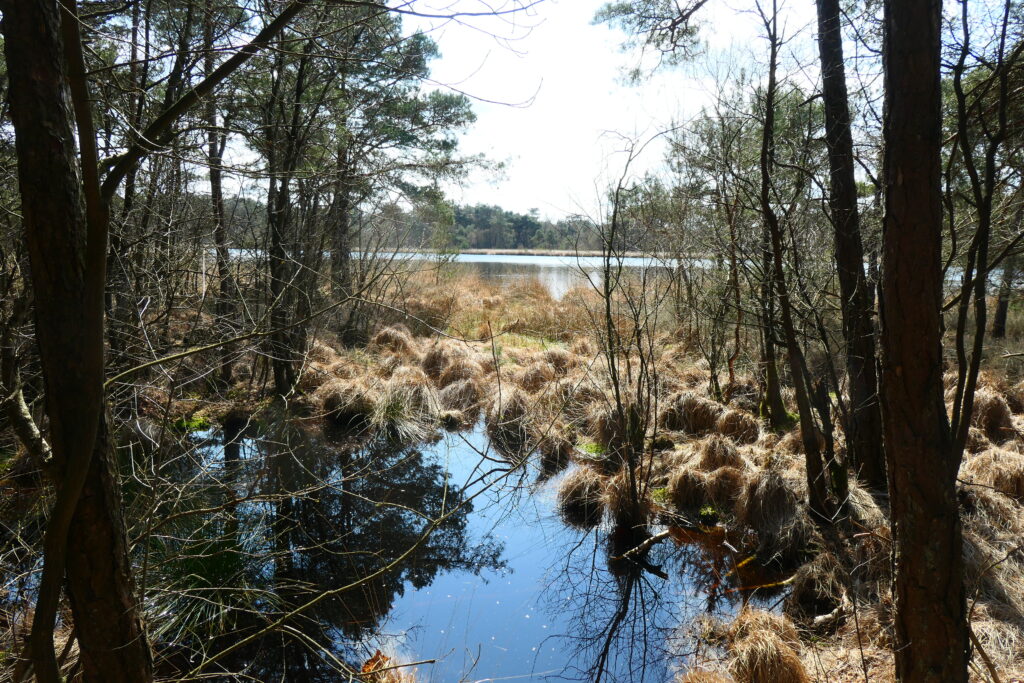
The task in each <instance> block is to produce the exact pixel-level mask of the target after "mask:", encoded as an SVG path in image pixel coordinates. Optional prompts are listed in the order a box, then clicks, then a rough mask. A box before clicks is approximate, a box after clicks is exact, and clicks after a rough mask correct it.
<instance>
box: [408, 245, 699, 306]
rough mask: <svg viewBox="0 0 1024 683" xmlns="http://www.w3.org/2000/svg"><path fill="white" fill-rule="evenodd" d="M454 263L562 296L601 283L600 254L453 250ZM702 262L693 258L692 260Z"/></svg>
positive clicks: (639, 259) (427, 257)
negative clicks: (528, 281) (537, 285)
mask: <svg viewBox="0 0 1024 683" xmlns="http://www.w3.org/2000/svg"><path fill="white" fill-rule="evenodd" d="M397 257H398V258H400V259H403V260H406V261H407V262H410V263H411V262H416V261H425V262H430V261H434V262H435V263H436V260H437V256H436V255H434V254H424V253H413V252H407V253H406V252H403V253H400V254H398V255H397ZM447 258H448V259H450V260H451V261H452V262H454V263H458V264H460V265H463V266H464V267H466V268H468V269H470V270H472V271H473V272H475V273H477V274H478V275H480V276H481V277H482V278H484V279H488V280H495V281H498V282H509V281H513V280H518V279H525V278H535V279H537V280H539V281H540V282H541V283H542V284H543V285H544V286H545V287H547V289H548V291H549V292H551V296H553V297H554V298H556V299H560V298H562V296H564V295H565V293H566V292H568V291H569V290H570V289H572V288H573V287H579V286H586V285H588V283H593V284H595V285H600V283H601V279H602V275H601V274H602V272H603V269H604V261H603V260H602V258H601V257H600V256H590V255H587V256H551V255H543V254H462V253H459V254H454V255H451V256H448V257H447ZM700 262H702V261H701V260H700V259H694V263H700ZM676 263H677V261H676V260H675V259H671V258H656V257H651V256H624V257H621V258H618V259H615V260H614V261H613V265H614V266H615V267H618V266H621V267H623V268H630V269H634V268H659V269H660V268H674V267H675V266H676Z"/></svg>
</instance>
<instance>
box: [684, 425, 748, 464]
mask: <svg viewBox="0 0 1024 683" xmlns="http://www.w3.org/2000/svg"><path fill="white" fill-rule="evenodd" d="M694 450H695V455H696V462H695V465H696V467H698V468H699V469H700V470H702V471H704V472H711V471H712V470H717V469H718V468H719V467H733V468H736V469H739V470H743V469H746V468H747V467H748V466H749V465H748V463H747V461H746V460H744V458H743V456H742V455H740V452H739V450H738V449H737V448H736V444H735V443H733V442H732V440H731V439H729V438H727V437H724V436H720V435H718V434H712V435H711V436H709V437H706V438H704V439H701V440H700V441H698V442H697V444H696V445H695V447H694Z"/></svg>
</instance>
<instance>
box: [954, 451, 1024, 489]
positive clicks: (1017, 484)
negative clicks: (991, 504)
mask: <svg viewBox="0 0 1024 683" xmlns="http://www.w3.org/2000/svg"><path fill="white" fill-rule="evenodd" d="M960 475H961V477H962V478H963V479H966V480H967V481H970V482H971V483H974V484H980V485H982V486H989V487H991V488H993V489H995V490H996V491H999V492H1000V493H1003V494H1005V495H1007V496H1010V497H1011V498H1016V499H1018V500H1024V455H1021V454H1020V453H1016V452H1014V451H1008V450H1005V449H1002V448H989V449H987V450H985V451H982V452H981V453H978V454H977V455H972V456H971V457H969V458H967V459H966V460H965V461H964V463H963V464H962V465H961V466H960Z"/></svg>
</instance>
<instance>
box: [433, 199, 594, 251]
mask: <svg viewBox="0 0 1024 683" xmlns="http://www.w3.org/2000/svg"><path fill="white" fill-rule="evenodd" d="M583 225H584V224H583V222H582V221H580V220H579V219H572V218H567V219H562V220H560V221H557V222H552V221H549V220H544V219H541V218H539V217H538V215H537V210H536V209H533V210H531V211H530V212H529V213H516V212H515V211H507V210H505V209H502V208H501V207H499V206H489V205H486V204H477V205H476V206H457V207H455V221H454V225H453V226H452V228H451V245H452V246H453V247H455V248H457V249H574V248H577V247H578V248H580V249H589V248H593V247H595V246H596V245H590V244H588V243H587V242H588V240H590V239H592V236H591V235H590V234H588V232H589V231H587V230H583V229H581V228H582V227H583Z"/></svg>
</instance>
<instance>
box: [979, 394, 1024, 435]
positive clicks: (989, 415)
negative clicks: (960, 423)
mask: <svg viewBox="0 0 1024 683" xmlns="http://www.w3.org/2000/svg"><path fill="white" fill-rule="evenodd" d="M971 423H972V424H973V425H974V426H975V427H977V428H978V429H980V430H981V431H982V433H984V434H985V436H986V437H987V438H988V440H989V441H991V442H993V443H997V444H1001V443H1004V442H1006V441H1008V440H1010V439H1012V438H1014V437H1015V436H1017V430H1016V429H1014V426H1013V416H1012V414H1011V413H1010V407H1009V406H1008V405H1007V404H1006V400H1005V399H1003V397H1002V396H1000V395H999V394H996V393H995V392H993V391H991V390H989V389H984V388H982V389H978V390H977V391H976V392H975V393H974V406H973V408H972V410H971Z"/></svg>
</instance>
